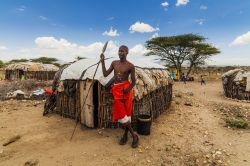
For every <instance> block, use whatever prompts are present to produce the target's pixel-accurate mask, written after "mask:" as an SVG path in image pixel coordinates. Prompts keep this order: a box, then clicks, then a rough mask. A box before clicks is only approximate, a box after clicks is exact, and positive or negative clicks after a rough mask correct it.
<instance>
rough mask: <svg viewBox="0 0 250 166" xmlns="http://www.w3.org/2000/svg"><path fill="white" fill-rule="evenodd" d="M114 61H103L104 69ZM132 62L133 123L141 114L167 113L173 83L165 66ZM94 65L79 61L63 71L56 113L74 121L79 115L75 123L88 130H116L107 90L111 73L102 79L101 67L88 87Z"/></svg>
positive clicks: (91, 61) (110, 99)
mask: <svg viewBox="0 0 250 166" xmlns="http://www.w3.org/2000/svg"><path fill="white" fill-rule="evenodd" d="M113 60H114V58H110V59H107V60H105V63H106V66H108V67H109V65H110V64H111V62H112V61H113ZM131 62H132V63H133V64H134V65H135V69H136V86H135V87H134V99H133V101H134V102H133V117H132V124H134V123H136V118H137V116H138V115H140V114H147V115H150V116H151V117H152V119H155V118H156V117H158V116H159V115H160V114H161V113H163V112H164V111H166V110H167V108H168V107H169V106H170V102H171V99H172V80H171V79H170V78H169V73H168V71H167V70H166V68H165V67H164V66H161V65H158V64H155V63H148V62H147V63H144V62H143V61H138V60H137V61H136V60H131ZM97 63H98V61H97V60H96V59H82V60H80V61H77V62H75V63H73V64H71V65H70V66H69V67H67V68H66V69H64V70H63V72H62V75H61V79H60V80H61V82H60V84H59V87H58V95H57V103H56V113H58V114H60V115H62V116H63V117H68V118H72V119H76V117H77V116H76V115H78V113H79V112H81V114H80V117H79V119H78V120H80V123H81V124H82V125H85V126H87V127H91V128H93V127H105V128H113V127H118V125H119V124H117V123H113V122H112V103H113V97H112V96H111V94H110V91H109V89H110V85H111V84H112V80H113V79H112V78H113V73H112V74H110V75H109V76H108V77H104V76H103V74H102V69H101V65H100V66H99V67H98V70H97V73H96V75H95V78H94V84H93V86H92V87H91V83H92V78H93V76H94V72H95V69H96V67H97ZM90 87H91V89H90V93H89V95H88V97H87V98H86V96H87V91H88V90H89V88H90ZM85 99H86V104H85V105H84V100H85Z"/></svg>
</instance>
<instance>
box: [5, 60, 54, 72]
mask: <svg viewBox="0 0 250 166" xmlns="http://www.w3.org/2000/svg"><path fill="white" fill-rule="evenodd" d="M5 70H23V71H58V70H59V68H58V67H57V66H55V65H53V64H42V63H33V62H21V63H13V64H10V65H8V66H7V67H6V68H5Z"/></svg>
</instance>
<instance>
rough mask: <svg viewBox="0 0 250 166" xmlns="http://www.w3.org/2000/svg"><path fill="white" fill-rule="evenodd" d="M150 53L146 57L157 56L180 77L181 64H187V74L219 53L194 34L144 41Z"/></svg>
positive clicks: (202, 38) (201, 37)
mask: <svg viewBox="0 0 250 166" xmlns="http://www.w3.org/2000/svg"><path fill="white" fill-rule="evenodd" d="M146 47H147V49H148V50H150V52H149V53H148V54H147V56H150V55H158V56H160V57H161V60H163V61H166V62H167V64H168V65H169V66H173V67H174V68H175V69H176V70H177V71H178V72H179V75H180V76H181V75H182V64H183V63H184V62H186V63H188V64H189V72H188V73H187V74H189V73H190V71H191V70H192V69H193V68H194V67H196V66H199V65H203V64H205V60H206V59H208V58H209V57H210V56H212V55H214V54H217V53H220V51H219V50H218V49H217V48H215V47H213V46H212V45H211V44H207V43H205V38H204V37H203V36H200V35H195V34H184V35H178V36H169V37H155V38H152V39H150V40H148V41H146Z"/></svg>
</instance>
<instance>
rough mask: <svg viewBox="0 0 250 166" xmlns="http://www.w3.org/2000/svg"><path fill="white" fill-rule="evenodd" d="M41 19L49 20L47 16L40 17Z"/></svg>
mask: <svg viewBox="0 0 250 166" xmlns="http://www.w3.org/2000/svg"><path fill="white" fill-rule="evenodd" d="M39 18H40V19H41V20H44V21H45V20H47V19H48V18H47V17H45V16H39Z"/></svg>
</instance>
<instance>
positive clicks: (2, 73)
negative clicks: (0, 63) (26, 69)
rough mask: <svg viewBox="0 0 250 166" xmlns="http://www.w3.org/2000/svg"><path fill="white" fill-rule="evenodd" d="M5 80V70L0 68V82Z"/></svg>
mask: <svg viewBox="0 0 250 166" xmlns="http://www.w3.org/2000/svg"><path fill="white" fill-rule="evenodd" d="M4 79H5V70H4V68H0V81H1V80H4Z"/></svg>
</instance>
